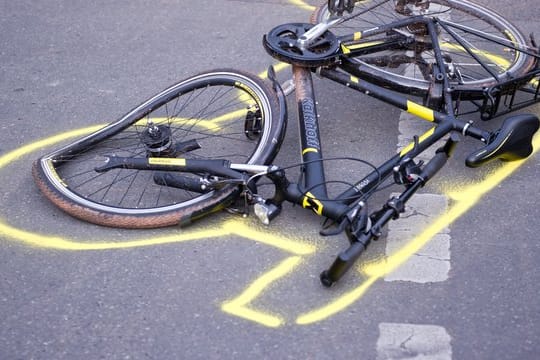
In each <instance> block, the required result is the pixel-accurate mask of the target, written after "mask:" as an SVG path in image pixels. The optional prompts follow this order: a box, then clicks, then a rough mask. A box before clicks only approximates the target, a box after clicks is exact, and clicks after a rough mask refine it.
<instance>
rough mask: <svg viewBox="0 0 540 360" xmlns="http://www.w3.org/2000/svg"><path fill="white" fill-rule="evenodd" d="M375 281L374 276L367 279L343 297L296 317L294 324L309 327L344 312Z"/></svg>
mask: <svg viewBox="0 0 540 360" xmlns="http://www.w3.org/2000/svg"><path fill="white" fill-rule="evenodd" d="M377 280H378V278H377V277H375V276H373V277H371V278H368V279H367V280H366V281H364V282H363V283H362V285H360V286H358V287H356V288H354V289H353V290H351V291H348V292H347V293H345V294H344V295H341V296H340V297H338V298H337V299H336V300H334V301H332V302H330V303H329V304H327V305H325V306H323V307H321V308H319V309H316V310H313V311H310V312H307V313H305V314H302V315H300V316H298V318H297V319H296V323H297V324H298V325H309V324H312V323H315V322H318V321H321V320H324V319H327V318H329V317H330V316H332V315H334V314H336V313H338V312H340V311H343V310H345V309H346V308H348V307H349V306H351V305H352V304H353V303H354V302H356V301H358V299H360V298H361V297H362V296H363V295H364V294H365V293H366V291H368V289H369V288H370V287H371V285H373V283H374V282H375V281H377Z"/></svg>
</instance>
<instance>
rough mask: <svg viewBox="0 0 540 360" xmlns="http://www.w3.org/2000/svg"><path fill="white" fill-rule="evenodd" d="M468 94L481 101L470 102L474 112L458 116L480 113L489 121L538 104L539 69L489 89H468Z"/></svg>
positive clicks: (539, 95)
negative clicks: (472, 94) (473, 94)
mask: <svg viewBox="0 0 540 360" xmlns="http://www.w3.org/2000/svg"><path fill="white" fill-rule="evenodd" d="M468 92H469V93H477V94H478V95H477V96H474V98H478V99H481V100H471V101H470V102H471V103H472V104H473V105H474V107H475V110H474V111H469V112H467V113H463V114H458V115H464V114H469V113H472V112H480V118H481V119H482V120H490V119H493V118H496V117H498V116H501V115H504V114H508V113H509V112H512V111H516V110H519V109H522V108H525V107H527V106H529V105H532V104H535V103H538V102H540V68H539V67H537V68H536V69H535V70H532V71H530V72H529V73H527V74H526V75H524V76H521V77H517V78H514V79H512V80H508V81H503V82H501V83H499V84H497V85H494V86H491V87H489V88H485V89H470V90H468ZM456 103H457V104H456V108H459V100H457V101H456Z"/></svg>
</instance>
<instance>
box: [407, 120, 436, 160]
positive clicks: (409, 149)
mask: <svg viewBox="0 0 540 360" xmlns="http://www.w3.org/2000/svg"><path fill="white" fill-rule="evenodd" d="M434 132H435V128H434V127H433V128H431V129H429V130H428V131H426V132H425V133H423V134H422V135H420V137H419V138H418V143H421V142H422V141H425V140H426V139H427V138H429V137H430V136H431V135H433V133H434ZM414 145H415V143H414V142H412V143H410V144H409V145H407V146H406V147H405V148H403V150H401V152H400V153H399V155H400V156H403V155H405V154H407V153H408V152H409V151H411V150H412V149H414Z"/></svg>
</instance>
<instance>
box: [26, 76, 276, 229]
mask: <svg viewBox="0 0 540 360" xmlns="http://www.w3.org/2000/svg"><path fill="white" fill-rule="evenodd" d="M277 106H278V105H277V98H276V95H275V93H274V92H273V91H272V90H270V89H269V88H268V87H267V85H266V84H265V83H264V82H263V81H261V80H260V79H257V78H255V77H253V76H252V75H249V74H246V73H241V72H237V71H230V70H216V71H213V72H209V73H204V74H200V75H197V76H194V77H192V78H189V79H187V80H185V81H182V82H180V83H178V84H176V85H174V86H172V87H170V88H168V89H166V90H164V91H163V92H161V93H159V94H158V95H156V96H154V97H153V98H151V99H150V100H148V101H146V102H145V103H143V104H141V105H140V106H138V107H136V108H135V109H133V110H132V111H130V112H129V113H128V114H127V115H125V116H124V117H122V118H121V119H120V120H118V121H117V122H115V123H112V124H111V125H109V126H107V127H105V128H103V129H102V130H100V131H98V132H96V133H94V134H91V135H89V136H87V137H85V138H83V139H81V140H79V141H76V142H75V143H72V144H70V145H68V146H65V147H63V148H61V149H60V150H57V151H55V152H53V153H52V154H49V155H46V156H44V157H42V158H41V159H39V160H38V161H37V162H36V163H35V165H34V177H35V179H36V182H37V184H38V186H39V187H40V189H41V190H42V191H43V193H44V194H45V195H46V196H47V197H48V198H49V199H50V200H51V201H53V202H54V203H55V204H56V205H58V206H59V207H61V208H62V209H63V210H65V211H67V212H68V213H70V214H71V215H74V216H75V217H78V218H82V219H84V220H87V221H90V222H93V223H97V224H100V225H107V226H115V227H129V228H147V227H159V226H165V225H172V224H177V223H183V222H188V221H191V220H192V219H193V218H194V217H200V216H202V215H204V214H205V213H207V212H211V211H214V210H218V209H220V208H223V207H224V206H226V205H227V204H228V203H230V202H231V201H232V200H234V198H235V197H236V196H237V195H238V187H237V186H234V185H225V186H224V187H223V188H222V189H220V190H216V191H208V192H204V191H203V190H201V189H200V188H199V189H194V187H193V186H192V185H191V186H190V185H186V186H176V187H173V186H164V185H163V181H161V182H158V181H156V178H163V176H162V175H163V173H157V172H155V171H151V170H134V169H114V170H110V171H107V172H103V173H100V172H97V171H96V168H97V167H99V166H101V165H103V164H104V162H105V161H106V159H107V156H119V157H136V158H146V157H179V158H192V159H226V160H229V161H231V162H234V163H248V164H254V163H258V164H262V163H267V162H268V161H270V160H271V158H272V157H273V156H274V155H275V152H276V151H277V147H278V146H279V142H280V140H281V133H282V131H283V127H282V125H283V124H279V120H277V119H278V118H279V116H278V114H277V113H278V112H279V110H278V108H277ZM246 124H248V125H249V126H247V125H246ZM152 131H153V132H154V135H155V134H158V135H157V136H153V135H152ZM201 175H202V174H185V173H182V174H173V176H174V177H178V176H180V179H181V182H183V183H186V184H193V183H195V182H197V181H198V180H199V179H200V178H201Z"/></svg>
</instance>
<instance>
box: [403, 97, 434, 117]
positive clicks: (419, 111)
mask: <svg viewBox="0 0 540 360" xmlns="http://www.w3.org/2000/svg"><path fill="white" fill-rule="evenodd" d="M407 112H409V113H411V114H413V115H415V116H418V117H419V118H421V119H424V120H427V121H431V122H433V121H435V113H434V112H433V110H431V109H430V108H428V107H425V106H422V105H419V104H417V103H415V102H412V101H410V100H407Z"/></svg>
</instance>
